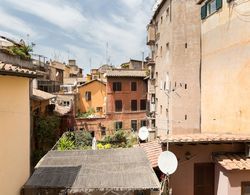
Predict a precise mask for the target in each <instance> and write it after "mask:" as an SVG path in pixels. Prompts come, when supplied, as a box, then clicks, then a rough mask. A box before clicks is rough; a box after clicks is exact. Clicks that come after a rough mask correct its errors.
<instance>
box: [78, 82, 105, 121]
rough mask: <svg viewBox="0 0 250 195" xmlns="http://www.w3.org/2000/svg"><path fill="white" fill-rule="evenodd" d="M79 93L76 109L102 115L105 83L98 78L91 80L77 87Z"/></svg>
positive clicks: (103, 111)
mask: <svg viewBox="0 0 250 195" xmlns="http://www.w3.org/2000/svg"><path fill="white" fill-rule="evenodd" d="M78 92H79V94H80V98H79V99H80V101H79V108H78V111H79V112H81V113H86V112H88V111H90V110H93V111H94V114H95V115H99V116H102V115H103V114H104V113H105V110H106V108H105V107H106V104H105V98H106V84H105V83H104V82H102V81H99V80H92V81H90V82H87V83H85V84H84V85H81V86H80V87H78Z"/></svg>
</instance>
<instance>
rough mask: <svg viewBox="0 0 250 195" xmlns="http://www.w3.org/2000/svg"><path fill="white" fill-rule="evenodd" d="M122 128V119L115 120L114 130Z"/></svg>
mask: <svg viewBox="0 0 250 195" xmlns="http://www.w3.org/2000/svg"><path fill="white" fill-rule="evenodd" d="M119 129H122V121H116V122H115V130H119Z"/></svg>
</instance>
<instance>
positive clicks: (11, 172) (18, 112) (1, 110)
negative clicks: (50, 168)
mask: <svg viewBox="0 0 250 195" xmlns="http://www.w3.org/2000/svg"><path fill="white" fill-rule="evenodd" d="M29 84H30V83H29V78H26V77H15V76H2V75H0V100H1V101H0V133H1V136H0V143H1V147H0V178H1V182H0V194H6V195H17V194H20V189H21V187H22V186H23V185H24V184H25V182H26V180H27V179H28V178H29V174H30V100H29V98H30V91H29V89H30V87H29V86H30V85H29Z"/></svg>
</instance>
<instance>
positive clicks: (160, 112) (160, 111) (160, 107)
mask: <svg viewBox="0 0 250 195" xmlns="http://www.w3.org/2000/svg"><path fill="white" fill-rule="evenodd" d="M160 113H161V114H162V105H160Z"/></svg>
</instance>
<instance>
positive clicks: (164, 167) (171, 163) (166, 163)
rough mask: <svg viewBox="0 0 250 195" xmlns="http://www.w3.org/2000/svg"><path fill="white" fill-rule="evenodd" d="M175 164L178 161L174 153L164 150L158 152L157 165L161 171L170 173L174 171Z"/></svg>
mask: <svg viewBox="0 0 250 195" xmlns="http://www.w3.org/2000/svg"><path fill="white" fill-rule="evenodd" d="M177 166H178V161H177V158H176V156H175V154H174V153H172V152H170V151H165V152H162V153H161V154H160V156H159V158H158V167H159V168H160V170H161V171H162V172H163V173H165V174H167V175H171V174H172V173H174V172H175V171H176V169H177Z"/></svg>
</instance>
